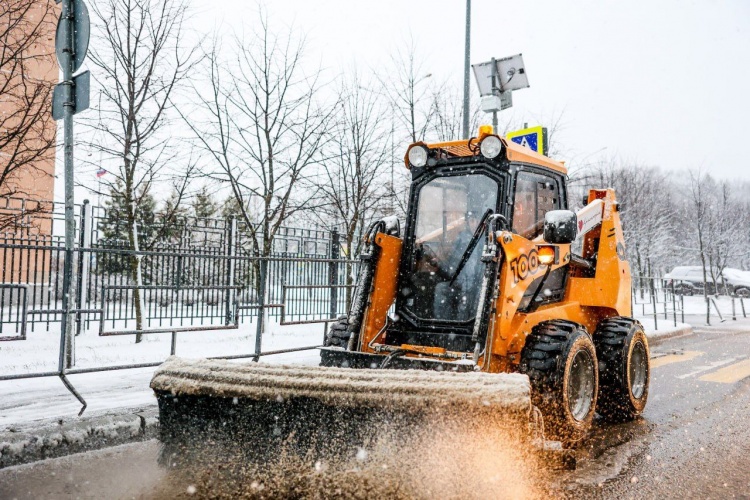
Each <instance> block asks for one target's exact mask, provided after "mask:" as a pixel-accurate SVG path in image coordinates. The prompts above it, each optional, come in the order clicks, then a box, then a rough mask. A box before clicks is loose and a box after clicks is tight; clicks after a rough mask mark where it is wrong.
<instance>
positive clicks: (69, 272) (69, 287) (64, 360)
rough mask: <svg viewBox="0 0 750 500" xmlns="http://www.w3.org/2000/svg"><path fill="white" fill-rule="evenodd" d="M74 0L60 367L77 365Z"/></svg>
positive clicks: (66, 61)
mask: <svg viewBox="0 0 750 500" xmlns="http://www.w3.org/2000/svg"><path fill="white" fill-rule="evenodd" d="M73 17H74V12H73V0H62V16H61V19H60V22H61V23H63V26H61V29H63V30H64V33H65V35H66V36H65V45H64V48H63V51H62V58H61V59H62V61H60V62H61V66H62V74H63V77H62V80H63V81H62V85H63V91H64V93H63V95H64V104H63V112H64V114H63V134H64V139H63V157H64V163H65V177H64V181H65V262H64V265H63V297H62V299H63V303H62V308H63V311H64V312H63V316H62V324H61V328H62V332H61V334H60V359H59V366H58V367H59V369H60V372H61V373H62V371H63V369H67V368H70V367H72V366H73V351H74V349H73V321H72V319H73V318H72V317H71V313H70V310H71V305H72V304H75V289H74V287H73V282H74V280H73V270H74V269H75V266H74V265H73V260H74V258H75V257H74V253H75V252H74V251H73V250H74V246H75V215H74V213H73V211H74V208H75V199H74V194H73V113H74V111H75V101H74V95H73V62H74V61H73Z"/></svg>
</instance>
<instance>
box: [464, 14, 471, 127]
mask: <svg viewBox="0 0 750 500" xmlns="http://www.w3.org/2000/svg"><path fill="white" fill-rule="evenodd" d="M470 53H471V0H466V40H465V51H464V130H463V138H464V139H468V138H469V66H470V63H469V55H470Z"/></svg>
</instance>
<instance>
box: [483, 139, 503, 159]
mask: <svg viewBox="0 0 750 500" xmlns="http://www.w3.org/2000/svg"><path fill="white" fill-rule="evenodd" d="M479 150H480V151H481V152H482V156H484V157H485V158H487V159H490V160H491V159H493V158H497V157H498V155H499V154H500V152H501V151H502V150H503V143H502V141H501V140H500V138H499V137H498V136H496V135H488V136H487V137H485V138H484V139H482V142H481V144H479Z"/></svg>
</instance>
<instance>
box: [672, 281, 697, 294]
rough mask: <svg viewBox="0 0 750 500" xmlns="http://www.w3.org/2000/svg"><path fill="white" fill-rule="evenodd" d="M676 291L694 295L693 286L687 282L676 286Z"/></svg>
mask: <svg viewBox="0 0 750 500" xmlns="http://www.w3.org/2000/svg"><path fill="white" fill-rule="evenodd" d="M674 293H676V294H677V295H693V287H691V286H690V285H686V284H684V283H683V284H679V285H677V286H675V287H674Z"/></svg>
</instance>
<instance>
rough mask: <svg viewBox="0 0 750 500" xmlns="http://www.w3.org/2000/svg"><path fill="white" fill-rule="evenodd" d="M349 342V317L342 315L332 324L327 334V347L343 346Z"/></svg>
mask: <svg viewBox="0 0 750 500" xmlns="http://www.w3.org/2000/svg"><path fill="white" fill-rule="evenodd" d="M348 343H349V318H348V317H346V316H341V317H340V318H339V319H337V320H336V322H335V323H333V324H332V325H331V328H330V329H329V330H328V334H327V335H326V342H325V345H326V347H342V348H344V349H346V345H347V344H348Z"/></svg>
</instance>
